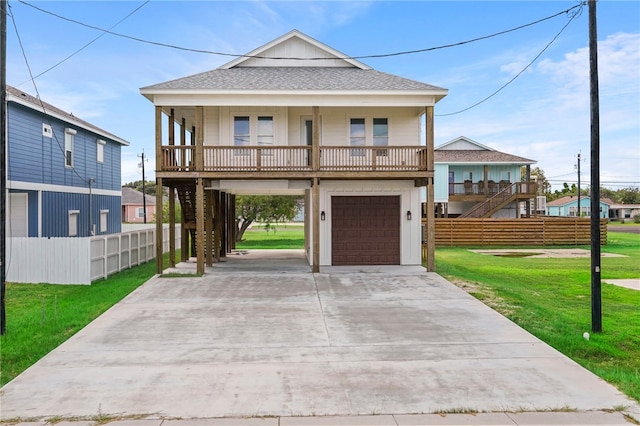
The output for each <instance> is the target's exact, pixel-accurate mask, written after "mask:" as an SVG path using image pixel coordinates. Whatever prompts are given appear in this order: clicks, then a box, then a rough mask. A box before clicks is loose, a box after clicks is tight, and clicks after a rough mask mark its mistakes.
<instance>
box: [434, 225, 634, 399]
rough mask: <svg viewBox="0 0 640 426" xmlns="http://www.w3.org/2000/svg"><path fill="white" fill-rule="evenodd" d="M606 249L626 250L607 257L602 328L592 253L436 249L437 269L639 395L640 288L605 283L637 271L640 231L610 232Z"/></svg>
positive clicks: (616, 251) (605, 261) (510, 317)
mask: <svg viewBox="0 0 640 426" xmlns="http://www.w3.org/2000/svg"><path fill="white" fill-rule="evenodd" d="M518 248H524V247H518ZM534 248H535V247H534ZM583 248H586V249H589V247H583ZM602 253H618V254H623V255H625V256H628V257H622V258H607V257H602V261H601V271H602V272H601V274H602V281H603V284H602V324H603V325H602V328H603V332H602V333H598V334H594V333H591V275H590V269H591V267H590V264H591V263H590V262H591V261H590V259H589V258H583V259H575V258H574V259H534V258H526V257H509V258H507V257H497V256H490V255H482V254H477V253H473V252H471V251H469V250H468V249H466V248H438V249H437V250H436V272H438V273H439V274H440V275H442V276H444V277H445V278H447V279H448V280H450V281H451V282H453V283H455V284H457V285H459V286H461V287H464V288H465V289H466V290H467V291H468V292H470V293H471V294H472V295H473V296H475V297H476V298H478V299H480V300H482V301H483V302H485V303H486V304H487V305H489V306H491V307H492V308H494V309H495V310H497V311H498V312H500V313H502V314H503V315H505V316H506V317H507V318H509V319H511V320H512V321H514V322H515V323H517V324H518V325H520V326H521V327H523V328H524V329H526V330H527V331H529V332H530V333H532V334H534V335H535V336H537V337H538V338H539V339H541V340H543V341H545V342H546V343H548V344H550V345H551V346H553V347H554V348H556V349H557V350H559V351H560V352H562V353H564V354H565V355H567V356H569V357H570V358H572V359H573V360H575V361H576V362H578V363H579V364H581V365H583V366H584V367H586V368H587V369H589V370H591V371H592V372H594V373H595V374H597V375H598V376H600V377H602V378H603V379H605V380H606V381H608V382H609V383H612V384H614V385H615V386H617V387H618V388H619V389H620V390H621V391H623V392H624V393H626V394H627V395H629V396H630V397H632V398H634V399H636V400H638V401H640V314H639V313H640V291H636V290H630V289H626V288H621V287H617V286H614V285H610V284H604V282H606V280H607V279H621V278H640V266H639V265H640V235H638V234H627V233H618V232H610V233H609V234H608V244H607V245H606V246H603V247H602ZM585 331H588V332H589V333H591V338H590V340H589V341H587V340H585V339H584V338H583V333H584V332H585Z"/></svg>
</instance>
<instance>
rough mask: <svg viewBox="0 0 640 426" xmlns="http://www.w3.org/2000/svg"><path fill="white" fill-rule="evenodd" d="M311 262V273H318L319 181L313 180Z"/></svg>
mask: <svg viewBox="0 0 640 426" xmlns="http://www.w3.org/2000/svg"><path fill="white" fill-rule="evenodd" d="M311 198H312V203H313V226H312V228H313V261H312V265H311V272H313V273H317V272H320V180H319V179H318V178H317V177H315V178H313V194H312V195H311Z"/></svg>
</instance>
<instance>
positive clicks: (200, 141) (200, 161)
mask: <svg viewBox="0 0 640 426" xmlns="http://www.w3.org/2000/svg"><path fill="white" fill-rule="evenodd" d="M195 114H196V126H195V131H196V132H195V133H196V159H195V161H196V171H198V172H202V171H203V170H204V108H203V107H201V106H197V107H196V111H195Z"/></svg>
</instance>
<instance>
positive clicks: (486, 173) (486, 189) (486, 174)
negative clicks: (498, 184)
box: [482, 164, 489, 197]
mask: <svg viewBox="0 0 640 426" xmlns="http://www.w3.org/2000/svg"><path fill="white" fill-rule="evenodd" d="M483 183H484V189H483V191H482V193H483V194H484V195H485V197H486V196H488V195H489V165H488V164H485V165H484V182H483Z"/></svg>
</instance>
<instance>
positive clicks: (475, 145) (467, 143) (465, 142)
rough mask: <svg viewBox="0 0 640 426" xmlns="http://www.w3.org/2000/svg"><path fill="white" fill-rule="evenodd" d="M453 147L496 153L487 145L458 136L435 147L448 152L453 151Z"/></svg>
mask: <svg viewBox="0 0 640 426" xmlns="http://www.w3.org/2000/svg"><path fill="white" fill-rule="evenodd" d="M452 145H461V146H464V147H465V148H464V149H465V150H480V151H495V149H493V148H490V147H488V146H486V145H482V144H481V143H480V142H476V141H474V140H473V139H469V138H468V137H466V136H458V137H457V138H455V139H452V140H450V141H449V142H445V143H443V144H442V145H439V146H437V147H435V148H434V149H436V150H447V149H451V148H449V147H451V146H452Z"/></svg>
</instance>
